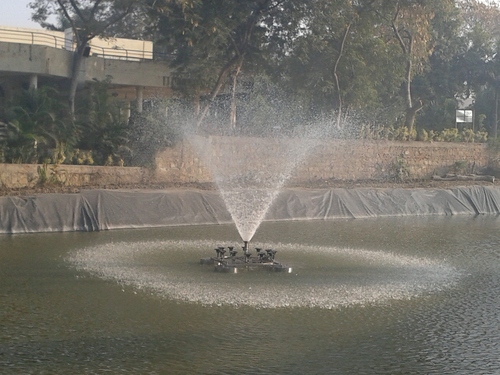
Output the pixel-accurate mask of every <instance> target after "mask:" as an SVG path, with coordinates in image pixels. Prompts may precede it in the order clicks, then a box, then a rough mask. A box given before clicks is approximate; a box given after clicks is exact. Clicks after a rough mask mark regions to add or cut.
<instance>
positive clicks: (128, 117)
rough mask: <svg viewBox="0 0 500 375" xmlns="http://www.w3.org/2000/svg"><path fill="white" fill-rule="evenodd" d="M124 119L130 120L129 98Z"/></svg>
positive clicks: (124, 110) (124, 109)
mask: <svg viewBox="0 0 500 375" xmlns="http://www.w3.org/2000/svg"><path fill="white" fill-rule="evenodd" d="M123 119H124V120H125V121H128V120H130V102H129V101H128V100H127V101H126V102H125V108H123Z"/></svg>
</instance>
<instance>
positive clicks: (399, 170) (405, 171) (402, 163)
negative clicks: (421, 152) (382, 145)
mask: <svg viewBox="0 0 500 375" xmlns="http://www.w3.org/2000/svg"><path fill="white" fill-rule="evenodd" d="M388 174H389V179H390V180H393V181H396V182H405V181H408V180H409V179H410V168H409V166H408V162H407V160H406V159H405V157H404V155H400V156H398V157H396V159H395V160H394V161H393V162H392V163H391V164H390V165H389V170H388Z"/></svg>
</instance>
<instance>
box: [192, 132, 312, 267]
mask: <svg viewBox="0 0 500 375" xmlns="http://www.w3.org/2000/svg"><path fill="white" fill-rule="evenodd" d="M317 129H319V127H317ZM315 133H316V134H314V135H312V136H308V137H301V138H299V137H279V136H277V135H276V134H275V135H274V136H273V137H268V138H255V137H247V138H244V137H243V138H242V137H239V138H232V137H203V136H198V135H193V134H191V135H188V136H187V139H188V140H189V142H190V144H191V145H192V146H193V148H194V149H195V150H196V152H197V153H198V155H199V156H200V158H201V160H203V161H204V165H205V166H206V167H207V168H208V169H209V170H210V173H211V175H212V177H213V179H214V181H215V183H216V185H217V188H218V190H219V192H220V194H221V196H222V198H223V200H224V202H225V205H226V208H227V210H228V211H229V213H230V214H231V217H232V219H233V221H234V223H235V225H236V228H237V230H238V233H239V235H240V237H241V239H242V240H243V253H244V255H243V258H238V257H235V256H231V255H229V254H228V255H224V254H222V255H221V254H220V253H219V252H217V256H216V257H212V258H208V259H202V260H201V262H202V263H204V264H207V263H210V264H213V263H215V264H216V270H219V269H223V270H228V269H229V272H235V271H236V270H237V268H239V267H243V266H245V267H246V268H249V267H248V266H249V265H251V266H252V267H251V268H255V267H265V268H269V269H272V270H280V271H281V270H285V271H287V272H291V268H290V267H287V266H284V265H282V264H281V263H278V262H276V261H275V260H274V255H275V253H273V255H272V256H271V255H270V254H271V253H268V254H269V256H268V255H265V254H266V253H265V252H264V253H260V254H259V251H260V250H259V251H257V249H256V251H257V254H256V255H251V254H250V248H249V242H250V241H251V239H252V238H253V236H254V234H255V232H256V231H257V229H258V227H259V226H260V224H261V223H262V221H263V220H264V218H265V215H266V213H267V211H268V210H269V208H270V207H271V205H272V204H273V202H274V200H275V199H276V197H277V196H278V194H279V193H280V190H281V189H282V187H283V186H284V185H285V183H286V182H287V181H288V180H289V179H290V177H291V176H292V174H293V172H294V170H295V169H296V168H297V167H298V166H299V165H300V164H301V163H302V162H303V161H304V160H305V159H306V158H307V157H308V156H309V155H310V154H311V153H312V152H313V151H314V148H315V146H317V145H318V144H319V141H320V139H321V137H320V136H319V132H317V131H316V132H315ZM254 155H257V157H255V156H254ZM257 161H259V162H257Z"/></svg>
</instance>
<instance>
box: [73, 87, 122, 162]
mask: <svg viewBox="0 0 500 375" xmlns="http://www.w3.org/2000/svg"><path fill="white" fill-rule="evenodd" d="M109 87H110V78H108V79H107V80H106V81H103V82H97V81H96V82H94V83H92V84H91V85H90V86H89V90H88V95H87V98H86V100H84V101H82V102H81V103H80V106H79V111H78V123H79V129H80V137H79V141H78V143H77V144H76V147H77V148H78V149H79V150H91V151H92V154H91V155H88V154H87V155H83V154H81V152H80V154H74V155H71V157H72V158H76V159H77V160H78V159H81V158H84V159H85V161H83V163H87V164H91V163H93V162H95V163H96V164H99V165H123V164H124V163H125V160H127V159H129V158H130V148H129V147H128V143H129V138H128V135H129V125H128V119H127V118H126V114H125V108H123V103H120V102H117V101H114V100H112V98H111V97H110V95H109V94H108V89H109Z"/></svg>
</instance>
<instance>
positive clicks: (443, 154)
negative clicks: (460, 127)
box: [157, 137, 490, 183]
mask: <svg viewBox="0 0 500 375" xmlns="http://www.w3.org/2000/svg"><path fill="white" fill-rule="evenodd" d="M209 142H210V145H211V146H210V147H211V148H212V152H213V155H215V157H217V155H220V154H221V152H220V150H221V149H224V150H226V151H225V152H224V155H225V156H224V157H225V158H227V159H228V160H230V159H231V158H230V157H228V156H227V149H228V147H234V149H235V150H236V149H244V148H245V147H252V148H254V152H248V153H247V154H246V155H248V158H249V164H250V165H255V166H261V165H263V164H265V163H268V162H271V160H270V159H272V155H275V154H279V152H278V151H277V152H275V153H273V149H276V150H277V149H278V148H279V147H280V143H282V142H283V141H279V142H276V141H272V140H266V139H256V138H228V137H211V138H210V141H209ZM229 144H230V145H231V146H228V145H229ZM249 145H250V146H249ZM256 145H259V147H262V149H264V150H266V151H265V152H262V151H259V150H258V149H257V148H256V147H257V146H256ZM398 160H401V163H402V164H403V165H404V167H405V168H407V169H408V171H409V173H410V178H415V179H420V178H430V177H432V175H434V174H443V173H446V172H448V171H449V170H450V169H451V168H452V167H453V165H454V164H455V163H456V162H460V163H461V164H467V165H468V166H469V167H470V168H471V169H472V167H474V168H475V170H479V169H480V168H482V167H486V166H488V163H489V160H490V155H489V152H488V149H487V147H486V145H484V144H474V143H467V144H465V143H426V142H388V141H378V142H377V141H362V140H359V141H357V140H330V141H326V142H322V143H321V144H320V145H319V146H318V147H316V149H315V152H314V153H313V154H312V155H311V156H310V157H309V158H308V159H307V160H306V161H305V162H304V163H302V165H300V166H299V167H298V168H297V170H296V172H295V173H294V174H293V177H292V181H294V182H297V183H300V182H301V181H311V180H328V179H336V180H380V179H386V178H387V177H388V175H390V174H391V173H393V171H394V169H395V167H396V166H397V165H398ZM157 178H158V179H159V180H168V181H176V182H209V181H211V180H212V177H211V175H210V172H209V170H208V169H207V168H206V167H205V165H204V162H203V160H201V159H200V157H199V156H198V154H197V153H196V152H194V150H193V148H192V147H191V146H190V145H189V143H187V142H185V143H181V144H178V145H177V146H175V147H173V148H169V149H166V150H164V151H163V152H161V153H159V154H158V156H157Z"/></svg>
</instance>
